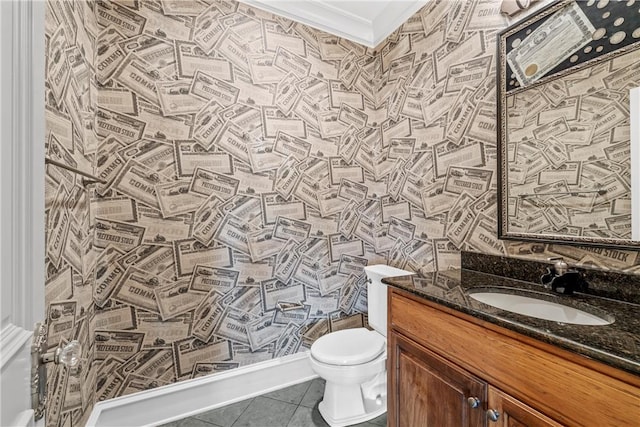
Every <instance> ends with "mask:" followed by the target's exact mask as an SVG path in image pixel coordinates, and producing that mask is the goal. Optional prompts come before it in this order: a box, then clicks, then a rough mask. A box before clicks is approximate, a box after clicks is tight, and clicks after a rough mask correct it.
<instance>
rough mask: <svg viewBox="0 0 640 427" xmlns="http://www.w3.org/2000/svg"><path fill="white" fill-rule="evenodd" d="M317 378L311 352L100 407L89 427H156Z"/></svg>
mask: <svg viewBox="0 0 640 427" xmlns="http://www.w3.org/2000/svg"><path fill="white" fill-rule="evenodd" d="M317 377H318V376H317V375H316V374H315V373H314V372H313V371H312V370H311V364H310V363H309V356H308V353H297V354H292V355H290V356H285V357H281V358H278V359H272V360H267V361H265V362H260V363H256V364H253V365H249V366H244V367H241V368H236V369H233V370H231V371H226V372H221V373H219V374H214V375H209V376H207V377H202V378H196V379H193V380H187V381H181V382H179V383H176V384H169V385H166V386H163V387H158V388H156V389H153V390H148V391H143V392H140V393H135V394H131V395H128V396H123V397H117V398H115V399H110V400H107V401H104V402H99V403H96V404H95V406H94V407H93V411H92V412H91V416H90V417H89V420H88V421H87V425H88V426H91V427H103V426H104V427H106V426H125V425H126V426H156V425H159V424H164V423H168V422H171V421H175V420H179V419H181V418H185V417H189V416H192V415H195V414H198V413H201V412H206V411H210V410H212V409H216V408H219V407H221V406H225V405H229V404H231V403H235V402H239V401H241V400H244V399H248V398H251V397H255V396H259V395H261V394H264V393H268V392H270V391H274V390H278V389H281V388H285V387H289V386H291V385H294V384H299V383H302V382H305V381H309V380H311V379H314V378H317Z"/></svg>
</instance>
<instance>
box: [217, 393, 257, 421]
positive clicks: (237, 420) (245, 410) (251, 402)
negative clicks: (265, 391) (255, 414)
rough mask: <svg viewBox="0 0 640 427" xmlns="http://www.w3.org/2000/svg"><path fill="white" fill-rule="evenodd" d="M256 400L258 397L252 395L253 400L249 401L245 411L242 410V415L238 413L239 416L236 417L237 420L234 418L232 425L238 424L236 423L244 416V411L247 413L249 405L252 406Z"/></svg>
mask: <svg viewBox="0 0 640 427" xmlns="http://www.w3.org/2000/svg"><path fill="white" fill-rule="evenodd" d="M247 400H249V399H247ZM255 400H256V398H255V397H252V398H251V402H249V404H248V405H247V407H246V408H244V411H242V412H241V413H240V415H238V418H236V419H235V420H233V423H232V424H231V427H233V426H235V425H236V423H237V422H238V420H239V419H240V417H242V416H243V415H244V413H245V412H247V410H248V409H249V407H250V406H251V404H252V403H253V402H254V401H255ZM241 402H244V400H241ZM223 408H224V406H223Z"/></svg>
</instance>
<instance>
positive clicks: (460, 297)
mask: <svg viewBox="0 0 640 427" xmlns="http://www.w3.org/2000/svg"><path fill="white" fill-rule="evenodd" d="M383 283H386V284H388V285H390V286H393V287H395V288H398V289H402V290H405V291H408V292H411V293H413V294H415V295H417V296H419V297H422V298H425V299H428V300H430V301H433V302H436V303H438V304H441V305H444V306H447V307H450V308H452V309H455V310H457V311H460V312H463V313H466V314H469V315H471V316H474V317H476V318H478V319H482V320H486V321H488V322H491V323H494V324H496V325H499V326H502V327H504V328H507V329H510V330H513V331H516V332H519V333H522V334H524V335H527V336H529V337H532V338H535V339H538V340H540V341H543V342H546V343H549V344H553V345H556V346H558V347H561V348H564V349H566V350H569V351H571V352H574V353H577V354H580V355H582V356H586V357H588V358H591V359H594V360H598V361H600V362H603V363H605V364H607V365H610V366H613V367H615V368H619V369H622V370H625V371H627V372H630V373H633V374H636V375H640V318H639V316H638V314H639V313H640V305H638V304H634V303H630V302H625V301H619V300H614V299H610V298H603V297H600V296H594V295H587V294H578V293H576V294H574V295H571V296H567V295H559V294H555V293H551V292H550V291H548V290H547V289H545V288H544V287H542V285H539V284H536V283H531V282H525V281H521V280H516V279H512V278H508V277H502V276H496V275H492V274H487V273H481V272H478V271H473V270H465V269H463V270H450V271H442V272H433V273H423V274H416V275H415V276H403V277H393V278H391V277H390V278H387V279H383ZM480 287H508V288H513V289H514V293H517V292H518V290H522V291H536V292H541V293H544V295H543V296H542V298H543V299H548V300H550V301H555V302H558V303H560V304H564V305H569V306H572V307H575V308H579V309H583V310H584V311H587V312H591V313H593V314H598V315H601V316H603V315H604V316H605V317H606V316H613V317H614V318H615V321H614V322H613V323H612V324H609V325H603V326H585V325H572V324H566V323H558V322H554V321H550V320H543V319H537V318H533V317H529V316H525V315H520V314H516V313H511V312H508V311H505V310H501V309H499V308H495V307H492V306H489V305H486V304H483V303H481V302H479V301H476V300H474V299H473V298H471V297H469V296H468V294H467V291H469V290H470V289H472V288H480Z"/></svg>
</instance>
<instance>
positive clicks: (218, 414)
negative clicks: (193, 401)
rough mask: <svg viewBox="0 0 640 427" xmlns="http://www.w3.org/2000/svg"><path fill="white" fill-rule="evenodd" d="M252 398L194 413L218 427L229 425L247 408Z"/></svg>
mask: <svg viewBox="0 0 640 427" xmlns="http://www.w3.org/2000/svg"><path fill="white" fill-rule="evenodd" d="M252 401H253V399H247V400H243V401H241V402H237V403H232V404H231V405H227V406H223V407H222V408H218V409H214V410H212V411H209V412H204V413H202V414H198V415H194V416H193V417H194V418H197V419H199V420H202V421H207V422H209V423H213V424H215V425H217V426H220V427H231V426H232V425H233V423H235V422H236V420H237V419H238V418H240V415H242V413H243V412H244V411H245V410H246V409H247V407H248V406H249V405H250V404H251V402H252Z"/></svg>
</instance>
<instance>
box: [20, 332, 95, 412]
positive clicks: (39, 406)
mask: <svg viewBox="0 0 640 427" xmlns="http://www.w3.org/2000/svg"><path fill="white" fill-rule="evenodd" d="M47 347H48V345H47V327H46V326H45V325H43V324H41V323H37V324H36V326H35V329H34V331H33V342H32V343H31V407H32V409H33V410H34V415H33V416H34V419H35V420H36V421H38V420H39V419H40V418H42V417H43V416H44V413H45V408H46V404H47V364H48V363H50V362H53V363H56V364H60V365H64V366H66V367H67V368H69V369H70V370H71V372H73V373H77V372H78V371H79V368H80V354H81V353H82V346H81V345H80V343H79V342H78V341H77V340H73V341H69V342H68V343H67V344H65V345H61V346H60V347H57V348H56V349H54V350H52V351H49V352H47Z"/></svg>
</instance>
